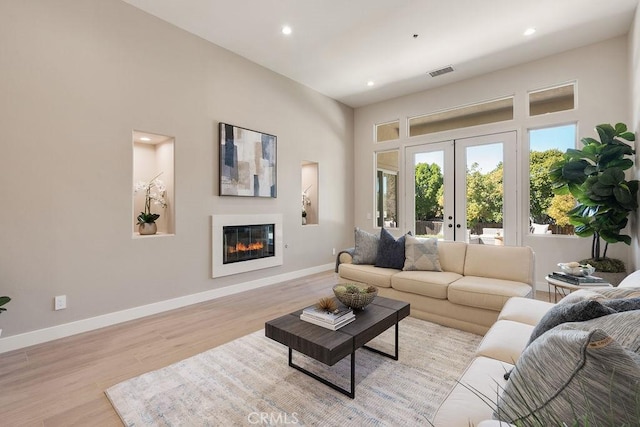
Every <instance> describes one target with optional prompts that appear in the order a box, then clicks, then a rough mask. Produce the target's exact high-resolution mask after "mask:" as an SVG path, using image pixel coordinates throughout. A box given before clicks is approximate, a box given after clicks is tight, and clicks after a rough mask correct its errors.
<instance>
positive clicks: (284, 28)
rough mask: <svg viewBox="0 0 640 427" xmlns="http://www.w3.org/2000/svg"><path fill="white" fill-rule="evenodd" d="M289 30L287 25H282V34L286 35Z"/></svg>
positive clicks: (289, 32)
mask: <svg viewBox="0 0 640 427" xmlns="http://www.w3.org/2000/svg"><path fill="white" fill-rule="evenodd" d="M291 31H292V30H291V27H290V26H288V25H285V26H284V27H282V34H284V35H287V36H288V35H289V34H291Z"/></svg>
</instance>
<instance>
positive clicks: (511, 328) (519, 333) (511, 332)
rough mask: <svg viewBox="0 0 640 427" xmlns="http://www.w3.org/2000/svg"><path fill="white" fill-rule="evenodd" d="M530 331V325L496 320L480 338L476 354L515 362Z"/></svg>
mask: <svg viewBox="0 0 640 427" xmlns="http://www.w3.org/2000/svg"><path fill="white" fill-rule="evenodd" d="M529 301H531V300H529ZM532 331H533V326H532V325H527V324H525V323H520V322H514V321H512V320H498V321H497V322H496V323H494V324H493V326H491V329H489V332H487V333H486V335H485V336H484V338H483V339H482V342H481V343H480V345H479V346H478V349H477V350H476V355H477V356H484V357H490V358H492V359H496V360H500V361H502V362H507V363H512V364H515V363H516V361H517V360H518V358H519V357H520V354H521V353H522V351H523V350H524V349H525V347H526V346H527V341H528V340H529V336H530V335H531V332H532Z"/></svg>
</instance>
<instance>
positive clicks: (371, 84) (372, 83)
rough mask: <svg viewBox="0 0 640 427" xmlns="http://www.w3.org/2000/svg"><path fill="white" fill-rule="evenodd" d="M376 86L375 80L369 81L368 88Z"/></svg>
mask: <svg viewBox="0 0 640 427" xmlns="http://www.w3.org/2000/svg"><path fill="white" fill-rule="evenodd" d="M374 84H376V83H375V82H374V81H373V80H369V81H368V82H367V86H373V85H374Z"/></svg>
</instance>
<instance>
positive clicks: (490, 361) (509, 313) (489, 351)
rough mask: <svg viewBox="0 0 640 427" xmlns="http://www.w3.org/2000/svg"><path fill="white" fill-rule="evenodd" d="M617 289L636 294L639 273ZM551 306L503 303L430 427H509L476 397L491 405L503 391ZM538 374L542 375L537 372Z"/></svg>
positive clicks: (521, 300)
mask: <svg viewBox="0 0 640 427" xmlns="http://www.w3.org/2000/svg"><path fill="white" fill-rule="evenodd" d="M619 287H621V288H626V287H629V288H637V292H636V293H635V295H634V296H637V295H640V271H637V272H635V273H634V274H632V275H630V276H628V277H627V278H626V279H625V280H624V281H623V282H622V283H621V284H620V286H619ZM578 292H583V291H578ZM585 292H589V291H588V290H587V291H585ZM575 296H576V295H574V297H575ZM554 305H555V304H552V303H549V302H545V301H539V300H533V299H529V298H519V297H515V298H512V299H510V300H509V301H507V303H506V304H505V305H504V308H503V309H502V311H501V312H500V314H499V316H498V321H497V322H496V323H495V324H494V325H493V326H492V327H491V329H490V330H489V331H488V332H487V334H486V335H485V336H484V338H483V340H482V342H481V343H480V345H479V347H478V349H477V351H476V355H475V358H474V359H473V360H472V362H471V363H470V364H469V366H468V367H467V369H466V370H465V372H464V373H463V374H462V376H461V377H460V378H459V379H458V383H457V384H456V386H455V387H454V388H453V389H452V390H451V392H450V393H449V395H448V396H447V398H446V399H445V401H444V402H443V403H442V404H441V406H440V408H439V409H438V411H437V412H436V415H435V417H434V419H433V425H434V426H436V427H468V426H480V427H498V426H502V427H505V426H508V425H510V424H507V423H504V422H502V423H501V422H499V421H495V420H492V418H493V408H494V407H495V406H494V407H492V406H491V405H489V404H487V403H486V402H484V401H483V400H482V399H481V397H479V396H480V395H485V396H489V397H492V398H493V400H492V401H493V402H495V401H496V398H497V395H498V393H499V392H500V391H501V390H503V389H504V387H505V385H506V382H507V380H505V378H504V374H505V373H506V372H508V371H510V370H511V368H512V367H513V366H514V365H515V363H516V362H517V360H518V358H519V357H520V355H521V353H522V352H523V350H524V349H525V347H526V345H527V343H528V341H529V338H530V336H531V332H532V331H533V329H534V327H535V325H537V324H538V322H539V321H540V319H542V317H543V316H544V315H545V314H546V313H547V311H549V309H551V307H553V306H554ZM638 314H640V313H638ZM541 374H542V375H544V374H545V373H544V372H541Z"/></svg>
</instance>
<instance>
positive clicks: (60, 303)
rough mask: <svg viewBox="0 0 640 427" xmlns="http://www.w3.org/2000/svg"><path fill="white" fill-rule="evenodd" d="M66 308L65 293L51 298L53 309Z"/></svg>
mask: <svg viewBox="0 0 640 427" xmlns="http://www.w3.org/2000/svg"><path fill="white" fill-rule="evenodd" d="M65 308H67V296H66V295H58V296H57V297H54V298H53V309H54V310H64V309H65Z"/></svg>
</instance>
